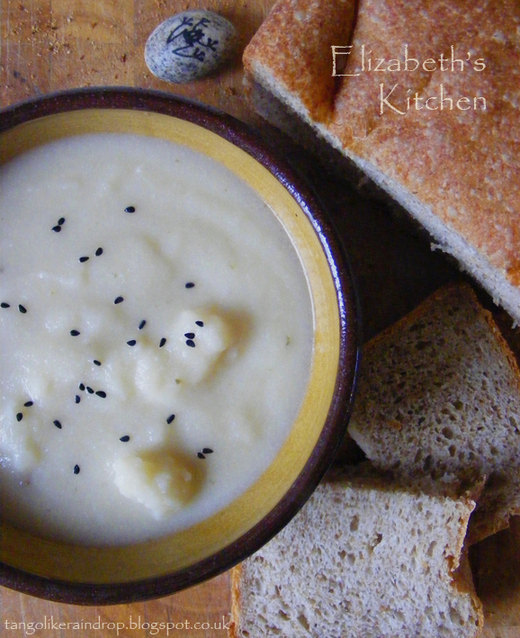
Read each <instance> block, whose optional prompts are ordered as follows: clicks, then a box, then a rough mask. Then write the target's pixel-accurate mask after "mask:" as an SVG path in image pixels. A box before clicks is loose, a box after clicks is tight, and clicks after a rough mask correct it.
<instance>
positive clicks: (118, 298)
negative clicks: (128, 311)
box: [114, 297, 125, 304]
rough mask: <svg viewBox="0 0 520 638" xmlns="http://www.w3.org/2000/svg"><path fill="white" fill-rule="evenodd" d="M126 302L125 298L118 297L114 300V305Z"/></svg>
mask: <svg viewBox="0 0 520 638" xmlns="http://www.w3.org/2000/svg"><path fill="white" fill-rule="evenodd" d="M124 300H125V299H124V297H116V298H115V299H114V303H116V304H117V303H122V302H123V301H124Z"/></svg>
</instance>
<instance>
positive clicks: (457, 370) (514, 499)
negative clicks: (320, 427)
mask: <svg viewBox="0 0 520 638" xmlns="http://www.w3.org/2000/svg"><path fill="white" fill-rule="evenodd" d="M358 388H359V389H358V396H357V400H356V404H355V407H354V412H353V415H352V418H351V420H350V423H349V426H348V431H349V434H350V435H351V436H352V438H353V439H354V440H355V441H356V442H357V444H358V445H359V446H360V447H361V449H362V450H363V451H364V452H365V454H366V455H367V457H368V458H369V459H370V460H371V461H372V462H373V463H374V464H375V465H376V466H377V467H379V468H381V469H384V470H391V471H392V472H393V473H394V474H396V475H399V476H401V477H418V476H424V475H427V476H431V477H432V478H434V479H436V480H441V481H450V480H453V479H455V480H459V481H465V480H468V479H469V480H473V479H474V478H475V477H478V476H480V477H481V478H484V477H487V483H486V486H485V488H484V490H483V492H482V495H481V496H480V498H479V503H478V507H477V510H476V511H475V514H474V515H473V517H472V520H471V524H470V541H471V542H475V541H477V540H480V539H482V538H484V537H485V536H488V535H490V534H492V533H494V532H496V531H498V530H499V529H502V528H504V527H506V526H507V524H508V520H509V517H510V516H511V515H512V514H518V513H520V372H519V370H518V366H517V363H516V361H515V359H514V357H513V355H512V353H511V351H510V350H509V347H508V345H507V344H506V342H505V340H504V339H503V337H502V335H501V334H500V332H499V330H498V328H497V327H496V325H495V323H494V321H493V319H492V317H491V314H490V313H489V312H488V311H487V310H485V309H484V308H483V307H482V306H481V305H480V303H479V302H478V300H477V298H476V296H475V294H474V293H473V291H472V289H471V287H470V286H468V285H465V284H460V285H459V284H456V285H450V286H447V287H444V288H442V289H441V290H440V291H437V292H436V293H434V294H433V295H432V296H431V297H429V298H428V299H427V300H426V301H424V302H423V303H422V304H421V305H420V306H419V307H418V308H417V309H416V310H415V311H413V312H412V313H410V314H409V315H408V316H406V317H404V318H403V319H402V320H400V321H399V322H397V323H396V324H394V325H393V326H391V327H390V328H389V329H387V330H386V331H384V332H383V333H381V334H380V335H379V336H377V337H375V338H374V339H373V340H372V341H370V342H369V343H368V344H367V345H366V346H365V348H364V352H363V366H362V371H361V375H360V380H359V386H358Z"/></svg>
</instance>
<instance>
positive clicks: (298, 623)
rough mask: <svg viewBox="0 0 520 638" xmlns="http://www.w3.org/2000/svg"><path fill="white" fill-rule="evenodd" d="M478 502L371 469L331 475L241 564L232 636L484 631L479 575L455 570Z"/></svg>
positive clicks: (355, 637)
mask: <svg viewBox="0 0 520 638" xmlns="http://www.w3.org/2000/svg"><path fill="white" fill-rule="evenodd" d="M472 508H473V503H472V502H471V501H469V500H465V499H452V498H448V497H442V496H435V495H426V494H424V493H419V492H412V491H409V490H407V489H404V488H402V487H399V486H397V485H393V486H390V488H389V486H388V485H382V484H377V483H376V482H374V483H371V482H370V481H367V477H366V476H364V477H362V478H359V477H347V478H345V477H342V478H338V477H336V478H335V479H333V480H325V481H324V482H323V483H322V484H321V485H320V486H319V487H318V489H317V490H316V492H315V493H314V495H313V496H312V497H311V499H310V500H309V502H308V503H307V504H306V505H305V507H304V508H303V509H302V510H301V511H300V513H299V514H298V515H297V516H296V517H295V518H294V519H293V520H292V521H291V523H289V525H288V526H287V527H285V528H284V529H283V530H282V532H281V533H280V534H278V535H277V536H276V537H275V538H274V539H273V540H272V541H271V542H269V543H268V544H267V545H266V546H264V547H263V548H262V549H261V550H260V551H258V552H257V553H256V554H254V555H253V556H252V557H251V558H249V559H247V560H246V561H244V562H243V563H242V564H241V565H240V566H239V567H238V568H236V569H235V570H234V572H233V597H234V600H233V603H234V604H233V609H234V613H233V622H234V627H233V631H234V635H235V636H237V637H238V636H239V637H241V638H260V637H263V636H290V637H291V638H299V637H300V636H301V637H304V636H305V637H307V638H308V637H309V636H317V637H318V636H319V637H323V636H327V637H328V638H385V637H388V638H390V637H392V638H397V637H399V638H417V637H424V638H426V637H428V638H432V637H441V636H442V637H448V636H449V637H456V638H464V637H465V636H468V637H469V636H475V635H477V634H478V633H479V632H480V628H481V626H482V612H481V607H480V603H479V602H478V600H477V599H476V597H475V595H474V591H473V586H472V582H471V577H470V578H469V580H464V579H465V578H466V576H467V571H465V572H464V575H463V577H462V579H461V578H460V577H459V576H456V575H455V570H456V569H457V567H458V566H459V560H460V557H461V546H462V539H463V537H464V533H465V530H466V525H467V522H468V518H469V515H470V513H471V510H472ZM465 560H466V559H465V558H464V559H463V561H465Z"/></svg>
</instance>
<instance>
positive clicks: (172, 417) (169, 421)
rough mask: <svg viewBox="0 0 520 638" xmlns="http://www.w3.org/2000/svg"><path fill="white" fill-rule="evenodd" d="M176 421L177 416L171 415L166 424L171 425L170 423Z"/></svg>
mask: <svg viewBox="0 0 520 638" xmlns="http://www.w3.org/2000/svg"><path fill="white" fill-rule="evenodd" d="M174 420H175V414H170V416H169V417H168V418H167V419H166V423H168V425H170V423H173V421H174Z"/></svg>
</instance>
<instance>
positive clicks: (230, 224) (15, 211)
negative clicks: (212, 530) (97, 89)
mask: <svg viewBox="0 0 520 638" xmlns="http://www.w3.org/2000/svg"><path fill="white" fill-rule="evenodd" d="M0 223H1V229H2V230H1V235H0V304H1V307H0V502H1V510H0V512H1V517H2V518H3V519H5V520H8V521H10V522H11V523H12V524H14V525H16V526H21V527H23V528H24V529H29V530H32V531H33V532H35V533H38V534H41V535H44V536H48V537H53V538H59V539H64V540H68V541H72V542H79V543H87V544H89V543H96V544H98V543H100V544H118V543H121V544H122V543H128V542H134V541H141V540H145V539H148V538H152V537H158V536H161V535H164V534H166V533H170V532H174V531H177V530H180V529H183V528H186V527H188V526H190V525H192V524H195V523H197V522H198V521H201V520H203V519H204V518H206V517H208V516H210V515H211V514H213V513H215V512H216V511H218V510H219V509H221V508H222V507H224V506H226V505H227V504H229V503H230V502H231V501H232V500H233V499H234V498H235V497H236V496H238V495H239V494H240V493H242V492H243V491H244V490H246V489H247V488H248V486H250V485H251V484H252V483H253V482H254V481H255V480H256V479H257V478H258V477H259V476H260V475H261V473H262V472H263V471H264V470H265V469H266V468H267V466H268V465H269V463H270V462H271V461H272V460H273V458H274V456H275V455H276V453H277V451H278V450H279V448H280V446H281V445H282V443H283V441H284V439H285V438H286V436H287V434H288V432H289V430H290V427H291V424H292V422H293V421H294V419H295V417H296V415H297V413H298V410H299V407H300V405H301V402H302V398H303V395H304V393H305V388H306V384H307V381H308V375H309V368H310V361H311V357H312V341H313V339H312V332H313V315H312V305H311V301H310V297H309V292H308V286H307V281H306V278H305V274H304V272H303V269H302V267H301V264H300V262H299V259H298V256H297V254H296V252H295V250H294V248H293V246H292V244H291V242H290V240H289V238H288V236H287V234H286V233H285V231H284V229H283V227H282V225H281V224H280V222H279V221H278V220H277V218H276V217H275V215H274V214H273V213H272V211H271V210H270V209H269V208H268V207H267V206H266V205H265V203H264V202H263V201H262V200H261V199H260V197H259V196H258V195H257V194H255V192H254V191H253V190H252V189H251V188H250V187H249V186H248V185H247V184H246V183H245V182H243V181H242V180H240V179H239V178H238V177H237V176H236V175H234V174H233V173H231V172H230V171H229V170H227V169H226V168H224V167H223V166H221V165H220V164H218V163H217V162H215V161H214V160H212V159H210V158H208V157H206V156H204V155H202V154H199V153H197V152H195V151H192V150H190V149H189V148H186V147H183V146H181V145H176V144H173V143H170V142H166V141H163V140H159V139H154V138H148V137H144V136H135V135H124V134H116V135H109V134H106V135H81V136H77V137H71V138H67V139H63V140H59V141H56V142H52V143H49V144H46V145H43V146H41V147H38V148H36V149H34V150H31V151H29V152H26V153H23V154H21V155H20V156H18V157H17V158H15V159H13V160H11V161H10V162H8V163H6V164H5V165H4V166H2V167H1V168H0Z"/></svg>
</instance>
